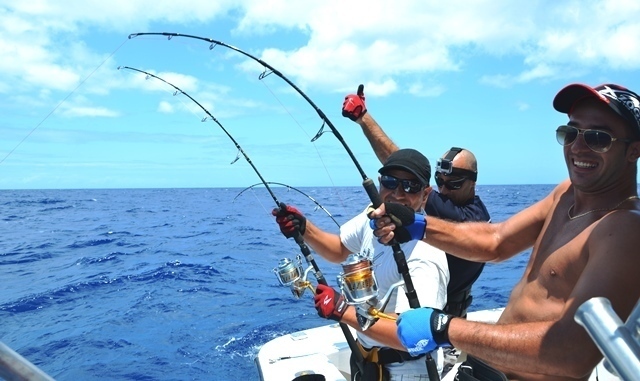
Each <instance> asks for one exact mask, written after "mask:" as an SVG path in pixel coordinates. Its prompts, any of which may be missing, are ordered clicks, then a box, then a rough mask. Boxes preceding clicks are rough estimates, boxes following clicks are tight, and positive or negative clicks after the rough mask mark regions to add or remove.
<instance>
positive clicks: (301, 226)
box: [271, 204, 307, 238]
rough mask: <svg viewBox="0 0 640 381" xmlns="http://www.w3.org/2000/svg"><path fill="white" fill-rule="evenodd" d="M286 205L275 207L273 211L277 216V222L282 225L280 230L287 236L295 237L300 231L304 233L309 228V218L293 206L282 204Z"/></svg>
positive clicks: (301, 233)
mask: <svg viewBox="0 0 640 381" xmlns="http://www.w3.org/2000/svg"><path fill="white" fill-rule="evenodd" d="M281 205H283V206H284V207H280V208H275V209H273V210H272V211H271V214H273V215H274V216H275V217H276V222H277V223H278V225H279V226H280V231H281V232H282V234H283V235H284V236H285V237H287V238H292V237H295V236H296V235H297V234H298V232H299V233H300V235H304V232H305V230H306V229H307V219H306V218H305V217H304V215H302V213H300V211H299V210H298V209H296V208H294V207H293V206H289V205H284V204H281Z"/></svg>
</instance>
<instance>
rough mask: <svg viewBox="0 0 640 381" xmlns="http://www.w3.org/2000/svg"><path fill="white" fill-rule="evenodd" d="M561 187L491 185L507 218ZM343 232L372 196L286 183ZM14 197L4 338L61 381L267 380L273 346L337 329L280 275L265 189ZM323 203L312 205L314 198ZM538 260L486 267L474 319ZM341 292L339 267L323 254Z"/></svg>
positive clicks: (6, 196) (3, 274)
mask: <svg viewBox="0 0 640 381" xmlns="http://www.w3.org/2000/svg"><path fill="white" fill-rule="evenodd" d="M552 188H553V186H552V185H506V186H502V185H500V186H479V187H478V189H477V192H478V194H479V195H480V197H481V198H482V199H483V200H484V202H485V204H486V205H487V208H488V209H489V212H490V213H491V215H492V219H493V221H494V222H499V221H503V220H505V219H506V218H508V217H509V216H511V215H512V214H514V213H515V212H517V211H519V210H522V209H523V208H525V207H527V206H529V205H531V204H533V203H534V202H536V201H538V200H540V199H541V198H542V197H544V196H545V195H546V194H547V193H548V192H549V191H550V190H551V189H552ZM272 189H273V191H274V193H275V195H276V198H277V199H278V200H279V201H282V202H285V203H288V204H292V205H295V206H297V207H298V208H300V209H301V210H302V211H303V212H305V214H306V215H307V216H308V218H309V219H310V220H312V221H313V222H314V223H315V224H316V225H318V226H320V227H322V228H324V229H326V230H328V231H333V232H337V231H338V228H337V226H336V224H335V223H334V221H333V220H332V219H331V218H330V217H329V215H327V214H326V213H325V212H323V211H322V210H321V209H320V208H318V207H317V205H316V204H315V203H314V202H312V200H311V198H312V199H314V200H316V201H317V202H318V203H319V204H321V205H322V206H323V207H324V208H326V209H327V210H328V211H329V212H330V214H331V215H332V217H333V218H334V219H335V220H336V221H337V222H338V223H344V222H346V221H347V220H348V219H349V218H350V217H352V216H354V215H355V214H356V213H358V212H360V211H361V210H362V209H363V208H364V207H365V206H366V203H367V202H368V198H367V196H366V194H365V192H364V191H363V190H362V188H361V187H340V188H300V190H301V191H303V192H304V193H305V194H306V196H305V195H302V194H301V193H299V192H297V191H294V190H291V189H287V188H286V187H281V186H275V185H274V186H273V188H272ZM241 190H242V189H222V188H215V189H111V190H95V189H91V190H2V191H0V208H1V214H0V215H1V217H0V290H1V291H0V341H2V342H4V343H5V344H6V345H8V346H9V347H11V348H12V349H14V350H15V351H17V352H18V353H20V354H21V355H22V356H24V357H26V358H27V359H28V360H30V361H31V362H32V363H34V364H36V365H37V366H38V367H40V368H41V369H42V370H43V371H45V372H46V373H47V374H49V375H50V376H52V377H53V378H55V379H57V380H258V379H259V376H258V371H257V369H256V366H255V364H254V360H253V359H254V357H255V356H256V354H257V353H258V351H259V349H260V347H261V346H262V345H263V344H264V343H266V342H267V341H269V340H271V339H273V338H275V337H277V336H279V335H282V334H285V333H290V332H293V331H298V330H301V329H307V328H312V327H317V326H320V325H325V324H327V323H328V322H327V321H326V320H323V319H321V318H319V317H318V316H317V314H316V311H315V309H314V308H313V302H312V299H311V296H310V294H309V293H308V292H307V293H306V294H305V295H303V298H301V299H294V298H293V296H292V295H291V293H290V291H289V289H288V288H285V287H283V286H280V285H279V284H278V282H277V280H276V277H275V275H274V274H273V272H272V269H273V268H274V267H275V266H277V263H278V261H279V260H280V259H281V258H284V257H287V258H291V259H292V258H294V257H295V256H296V255H297V254H298V253H299V248H298V246H297V245H296V244H295V243H294V242H293V241H292V240H287V239H285V238H284V237H283V236H282V235H281V234H280V232H279V230H278V227H277V225H276V223H275V221H274V219H273V217H272V216H271V215H270V210H271V209H272V208H273V207H274V206H275V201H274V200H273V198H271V197H270V196H269V194H268V193H267V191H266V190H265V189H264V188H263V187H255V188H252V189H250V190H247V191H245V192H243V193H242V194H241V195H240V196H238V194H239V193H240V191H241ZM308 196H309V197H311V198H309V197H308ZM528 257H529V252H525V253H522V254H520V255H518V256H516V257H514V258H512V259H510V260H509V261H506V262H503V263H500V264H496V265H492V264H489V265H487V266H486V267H485V271H484V273H483V274H482V276H481V277H480V279H479V280H478V281H477V283H476V285H475V286H474V297H475V299H474V304H473V305H472V307H471V310H481V309H487V308H494V307H500V306H504V304H505V303H506V302H507V300H508V297H509V291H510V289H511V288H512V286H513V285H514V284H515V282H516V281H517V280H518V279H519V278H520V276H521V274H522V272H523V269H524V266H525V265H526V262H527V260H528ZM315 258H316V261H317V263H318V266H319V267H320V269H321V270H322V271H323V273H324V274H325V276H326V278H327V280H328V281H329V283H330V284H332V285H335V277H336V275H337V274H338V272H339V271H340V268H339V266H337V265H335V264H330V263H328V262H326V261H324V260H323V259H322V258H320V257H319V256H318V255H316V256H315Z"/></svg>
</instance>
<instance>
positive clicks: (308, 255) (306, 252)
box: [118, 66, 327, 285]
mask: <svg viewBox="0 0 640 381" xmlns="http://www.w3.org/2000/svg"><path fill="white" fill-rule="evenodd" d="M120 69H128V70H133V71H137V72H139V73H142V74H145V75H146V76H147V78H149V77H153V78H155V79H158V80H160V81H162V82H164V83H166V84H167V85H169V86H171V87H173V88H174V89H175V90H176V91H175V92H174V93H173V95H177V94H179V93H180V94H183V95H184V96H186V97H187V98H189V99H190V100H191V101H193V103H195V104H196V105H198V107H200V108H201V109H202V111H204V112H205V113H206V114H207V115H208V117H209V118H211V120H212V121H214V122H215V123H216V124H217V125H218V126H219V127H220V128H221V129H222V131H224V133H225V134H226V135H227V136H228V137H229V139H231V141H232V142H233V144H234V145H235V146H236V148H237V149H238V152H239V153H241V154H242V156H244V158H245V160H246V161H247V163H249V165H250V166H251V168H252V169H253V171H254V172H255V173H256V175H258V177H259V178H260V181H261V182H262V184H264V186H265V188H266V189H267V191H268V192H269V194H270V195H271V198H273V201H274V202H275V203H276V206H277V207H278V208H281V209H285V208H286V204H284V203H283V202H280V201H279V200H278V198H277V197H276V195H275V194H274V193H273V191H272V190H271V188H270V187H269V184H268V183H267V181H266V180H265V179H264V178H263V177H262V175H261V174H260V172H259V171H258V169H257V168H256V166H255V165H254V164H253V162H252V161H251V159H250V158H249V156H248V155H247V154H246V152H244V150H243V149H242V147H240V144H238V142H237V141H236V140H235V139H234V138H233V136H231V134H230V133H229V132H228V131H227V129H226V128H224V126H223V125H222V124H221V123H220V122H219V121H218V119H216V118H215V117H214V116H213V115H211V113H210V112H209V110H207V109H206V108H205V107H204V106H202V105H201V104H200V102H198V101H197V100H195V99H194V98H193V97H192V96H191V95H189V94H187V93H186V92H185V91H184V90H182V89H180V88H179V87H178V86H176V85H174V84H172V83H170V82H168V81H166V80H164V79H162V78H160V77H158V76H157V75H154V74H151V73H149V72H147V71H144V70H140V69H136V68H133V67H130V66H118V70H120ZM206 120H207V118H206V117H205V118H203V119H202V121H203V122H204V121H206ZM237 160H238V157H236V159H235V160H234V161H233V162H232V164H233V163H235V162H236V161H237ZM294 240H295V241H296V243H297V244H298V246H300V251H301V252H302V254H303V255H304V257H305V259H306V260H307V262H308V263H309V264H311V266H313V270H314V273H315V275H316V279H317V280H318V283H322V284H325V285H326V284H327V281H326V279H325V278H324V275H322V272H321V271H320V269H319V268H318V265H317V264H316V261H315V259H314V258H313V256H312V255H311V250H309V247H308V246H307V244H306V243H305V242H304V239H303V238H302V235H301V234H300V232H296V235H295V236H294Z"/></svg>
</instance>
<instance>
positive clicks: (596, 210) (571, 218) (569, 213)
mask: <svg viewBox="0 0 640 381" xmlns="http://www.w3.org/2000/svg"><path fill="white" fill-rule="evenodd" d="M634 198H639V197H638V196H630V197H627V198H625V199H624V200H622V201H620V202H619V203H618V204H616V206H614V207H613V208H600V209H593V210H590V211H588V212H584V213H580V214H578V215H577V216H573V217H571V209H573V207H574V206H576V203H575V202H574V203H573V204H572V205H571V206H570V207H569V209H567V216H569V219H570V220H575V219H576V218H580V217H584V216H586V215H587V214H591V213H593V212H603V211H607V212H610V211H612V210H614V209H617V208H618V207H619V206H620V205H622V204H624V203H625V202H626V201H629V200H633V199H634Z"/></svg>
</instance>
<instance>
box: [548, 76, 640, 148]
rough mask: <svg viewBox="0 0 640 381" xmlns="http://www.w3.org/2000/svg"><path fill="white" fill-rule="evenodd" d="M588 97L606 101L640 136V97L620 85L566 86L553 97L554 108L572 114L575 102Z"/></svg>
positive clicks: (578, 84) (576, 84)
mask: <svg viewBox="0 0 640 381" xmlns="http://www.w3.org/2000/svg"><path fill="white" fill-rule="evenodd" d="M587 97H595V98H597V99H599V100H601V101H602V102H604V103H606V104H607V105H609V107H611V109H612V110H613V111H614V112H615V113H616V114H618V115H620V116H621V117H622V119H624V120H626V121H627V122H628V123H629V124H630V125H631V128H632V129H633V132H634V134H636V135H639V136H640V97H638V94H636V93H634V92H633V91H631V90H629V89H626V88H624V87H622V86H620V85H613V84H607V85H600V86H597V87H590V86H587V85H583V84H580V83H574V84H571V85H569V86H566V87H565V88H564V89H562V90H560V92H559V93H558V94H557V95H556V97H555V98H554V99H553V108H555V109H556V110H558V111H560V112H562V113H565V114H571V111H572V110H573V106H574V104H575V103H576V102H577V101H579V100H582V99H584V98H587Z"/></svg>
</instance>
